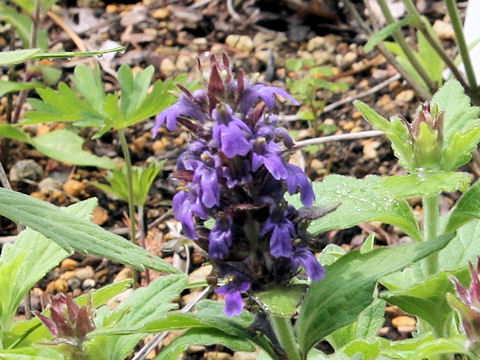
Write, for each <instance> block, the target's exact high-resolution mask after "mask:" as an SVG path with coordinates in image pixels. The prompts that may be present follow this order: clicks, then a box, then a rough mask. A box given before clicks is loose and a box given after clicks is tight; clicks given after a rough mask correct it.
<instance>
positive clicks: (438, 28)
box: [433, 20, 455, 40]
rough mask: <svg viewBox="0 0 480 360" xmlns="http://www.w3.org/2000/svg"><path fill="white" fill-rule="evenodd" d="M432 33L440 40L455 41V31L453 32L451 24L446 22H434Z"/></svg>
mask: <svg viewBox="0 0 480 360" xmlns="http://www.w3.org/2000/svg"><path fill="white" fill-rule="evenodd" d="M433 31H434V32H435V34H437V36H438V37H439V38H440V39H441V40H455V31H453V27H452V24H450V23H448V22H446V21H442V20H435V22H434V24H433Z"/></svg>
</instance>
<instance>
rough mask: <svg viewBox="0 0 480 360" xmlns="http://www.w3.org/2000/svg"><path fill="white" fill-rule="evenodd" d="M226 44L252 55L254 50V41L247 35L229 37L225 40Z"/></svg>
mask: <svg viewBox="0 0 480 360" xmlns="http://www.w3.org/2000/svg"><path fill="white" fill-rule="evenodd" d="M225 44H227V45H228V46H230V47H232V48H234V49H237V50H240V51H245V52H248V53H250V52H251V51H252V50H253V40H252V38H251V37H250V36H247V35H235V34H231V35H228V36H227V38H226V39H225Z"/></svg>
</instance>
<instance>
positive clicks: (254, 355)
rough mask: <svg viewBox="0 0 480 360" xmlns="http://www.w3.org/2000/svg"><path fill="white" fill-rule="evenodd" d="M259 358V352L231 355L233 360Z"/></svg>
mask: <svg viewBox="0 0 480 360" xmlns="http://www.w3.org/2000/svg"><path fill="white" fill-rule="evenodd" d="M259 357H260V352H259V351H258V350H257V351H255V352H249V351H235V353H234V354H233V360H256V359H258V358H259Z"/></svg>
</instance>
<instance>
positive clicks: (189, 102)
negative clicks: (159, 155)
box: [152, 90, 207, 137]
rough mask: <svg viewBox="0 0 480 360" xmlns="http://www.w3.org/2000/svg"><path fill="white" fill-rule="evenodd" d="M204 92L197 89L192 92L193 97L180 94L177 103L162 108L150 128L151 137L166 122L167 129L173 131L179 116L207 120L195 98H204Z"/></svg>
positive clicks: (201, 120) (155, 134) (202, 121)
mask: <svg viewBox="0 0 480 360" xmlns="http://www.w3.org/2000/svg"><path fill="white" fill-rule="evenodd" d="M204 98H205V92H204V91H203V90H197V91H195V92H194V93H193V98H192V99H191V98H189V97H188V96H187V95H186V94H182V95H180V98H179V100H178V102H177V103H175V104H173V105H172V106H170V107H168V108H166V109H165V110H163V111H162V112H161V113H160V114H158V115H157V117H156V121H155V126H154V127H153V130H152V135H153V137H155V136H157V133H158V129H159V128H160V126H162V125H163V124H165V123H166V126H167V129H168V130H170V131H173V130H175V129H176V128H177V118H178V117H179V116H188V117H190V118H192V119H195V120H197V121H200V122H201V123H204V122H205V121H207V117H206V116H205V114H204V113H203V111H202V108H201V106H200V105H199V104H198V103H197V101H196V99H202V100H203V99H204Z"/></svg>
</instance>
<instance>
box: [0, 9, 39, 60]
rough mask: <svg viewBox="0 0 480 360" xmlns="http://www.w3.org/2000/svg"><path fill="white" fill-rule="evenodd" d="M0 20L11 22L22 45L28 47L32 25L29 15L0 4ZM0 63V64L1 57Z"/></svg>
mask: <svg viewBox="0 0 480 360" xmlns="http://www.w3.org/2000/svg"><path fill="white" fill-rule="evenodd" d="M0 20H2V21H5V22H7V23H9V24H11V25H12V26H13V27H14V28H15V31H16V33H17V34H18V36H19V37H20V39H21V40H22V43H23V46H24V47H26V48H28V47H30V41H31V36H32V35H31V34H32V27H33V22H32V19H31V17H30V16H28V15H26V14H20V13H19V12H18V11H17V10H16V9H15V8H13V7H11V6H8V5H6V4H0ZM20 51H21V50H20ZM2 55H3V52H2ZM22 61H23V60H22ZM0 65H2V61H1V57H0ZM3 65H6V64H3Z"/></svg>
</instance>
